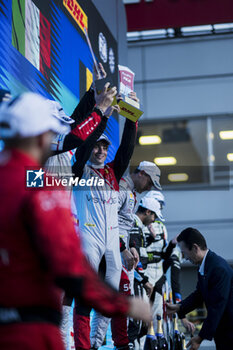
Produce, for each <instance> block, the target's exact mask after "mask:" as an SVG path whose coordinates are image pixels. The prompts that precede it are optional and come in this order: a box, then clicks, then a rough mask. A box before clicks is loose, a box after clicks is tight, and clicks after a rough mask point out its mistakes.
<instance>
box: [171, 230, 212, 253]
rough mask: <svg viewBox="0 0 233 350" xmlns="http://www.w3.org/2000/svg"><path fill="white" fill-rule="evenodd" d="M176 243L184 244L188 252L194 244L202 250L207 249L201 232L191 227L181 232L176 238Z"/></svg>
mask: <svg viewBox="0 0 233 350" xmlns="http://www.w3.org/2000/svg"><path fill="white" fill-rule="evenodd" d="M177 242H184V243H185V245H186V247H187V248H188V249H189V250H191V249H192V247H193V245H194V243H196V244H197V245H198V246H199V247H200V248H201V249H202V250H206V249H207V244H206V240H205V238H204V237H203V236H202V234H201V232H199V231H198V230H197V229H195V228H192V227H188V228H186V229H185V230H183V231H182V232H181V233H180V234H179V236H178V237H177Z"/></svg>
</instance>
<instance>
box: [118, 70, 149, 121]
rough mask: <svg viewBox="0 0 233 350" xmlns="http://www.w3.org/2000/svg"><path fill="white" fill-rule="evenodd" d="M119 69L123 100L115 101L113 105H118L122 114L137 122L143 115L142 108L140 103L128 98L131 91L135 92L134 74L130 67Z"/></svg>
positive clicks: (120, 91)
mask: <svg viewBox="0 0 233 350" xmlns="http://www.w3.org/2000/svg"><path fill="white" fill-rule="evenodd" d="M118 69H119V79H120V84H119V93H120V95H121V98H122V99H119V100H117V98H115V99H114V101H113V105H114V104H116V102H117V103H118V105H119V106H120V108H121V111H120V114H121V115H122V116H123V117H125V118H128V119H130V120H132V121H133V122H136V121H137V120H138V119H139V118H140V117H141V115H142V114H143V111H142V106H141V105H140V103H139V102H137V101H134V100H133V99H132V98H129V97H128V94H129V93H130V92H131V91H134V72H133V71H131V70H130V69H129V68H128V67H125V66H121V65H118Z"/></svg>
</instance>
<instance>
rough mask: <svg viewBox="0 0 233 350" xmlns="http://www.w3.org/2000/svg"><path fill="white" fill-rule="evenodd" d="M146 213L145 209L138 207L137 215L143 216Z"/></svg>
mask: <svg viewBox="0 0 233 350" xmlns="http://www.w3.org/2000/svg"><path fill="white" fill-rule="evenodd" d="M146 211H147V209H146V208H144V207H142V206H141V205H139V207H138V209H137V213H140V214H144V213H145V212H146Z"/></svg>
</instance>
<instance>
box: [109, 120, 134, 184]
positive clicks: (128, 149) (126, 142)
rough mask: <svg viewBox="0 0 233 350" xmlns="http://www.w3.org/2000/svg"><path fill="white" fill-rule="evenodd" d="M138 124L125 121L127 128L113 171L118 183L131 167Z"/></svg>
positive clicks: (125, 128)
mask: <svg viewBox="0 0 233 350" xmlns="http://www.w3.org/2000/svg"><path fill="white" fill-rule="evenodd" d="M136 134H137V122H136V123H134V122H132V121H131V120H129V119H126V121H125V127H124V131H123V135H122V139H121V144H120V147H119V148H118V151H117V153H116V156H115V158H114V161H113V170H114V174H115V176H116V179H117V181H118V182H120V179H121V177H122V175H123V174H124V172H125V170H126V169H127V167H128V165H129V161H130V159H131V157H132V154H133V151H134V146H135V142H136Z"/></svg>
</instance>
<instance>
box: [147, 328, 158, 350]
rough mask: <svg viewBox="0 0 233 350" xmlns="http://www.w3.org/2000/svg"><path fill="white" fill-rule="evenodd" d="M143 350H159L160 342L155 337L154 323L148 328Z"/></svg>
mask: <svg viewBox="0 0 233 350" xmlns="http://www.w3.org/2000/svg"><path fill="white" fill-rule="evenodd" d="M143 350H158V342H157V338H156V336H155V332H154V327H153V322H151V324H150V327H149V328H148V332H147V336H146V340H145V343H144V348H143Z"/></svg>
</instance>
